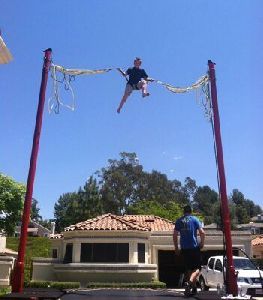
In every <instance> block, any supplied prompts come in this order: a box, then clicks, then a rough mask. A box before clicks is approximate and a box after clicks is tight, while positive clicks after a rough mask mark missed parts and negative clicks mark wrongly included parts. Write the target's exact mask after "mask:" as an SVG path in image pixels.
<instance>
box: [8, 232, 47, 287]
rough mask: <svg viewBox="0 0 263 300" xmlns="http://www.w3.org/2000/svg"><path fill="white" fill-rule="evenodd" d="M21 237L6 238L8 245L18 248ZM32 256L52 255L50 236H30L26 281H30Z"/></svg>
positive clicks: (28, 239) (10, 247)
mask: <svg viewBox="0 0 263 300" xmlns="http://www.w3.org/2000/svg"><path fill="white" fill-rule="evenodd" d="M18 244H19V238H17V237H8V238H6V247H7V248H8V249H12V250H14V251H17V250H18ZM32 257H51V242H50V240H49V239H48V238H40V237H28V238H27V246H26V257H25V282H29V281H30V274H31V259H32Z"/></svg>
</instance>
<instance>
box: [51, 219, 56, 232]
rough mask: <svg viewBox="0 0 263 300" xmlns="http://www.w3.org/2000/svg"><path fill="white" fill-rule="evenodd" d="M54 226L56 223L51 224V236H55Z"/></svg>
mask: <svg viewBox="0 0 263 300" xmlns="http://www.w3.org/2000/svg"><path fill="white" fill-rule="evenodd" d="M55 226H56V223H55V222H51V234H55Z"/></svg>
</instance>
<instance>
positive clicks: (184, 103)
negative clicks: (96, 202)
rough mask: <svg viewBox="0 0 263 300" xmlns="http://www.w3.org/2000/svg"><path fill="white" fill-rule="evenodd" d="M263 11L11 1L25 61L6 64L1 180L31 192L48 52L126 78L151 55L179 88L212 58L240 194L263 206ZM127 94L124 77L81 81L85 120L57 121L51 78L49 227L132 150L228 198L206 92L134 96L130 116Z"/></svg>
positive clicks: (5, 26) (17, 53)
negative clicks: (60, 203) (59, 206)
mask: <svg viewBox="0 0 263 300" xmlns="http://www.w3.org/2000/svg"><path fill="white" fill-rule="evenodd" d="M262 9H263V3H262V1H260V0H258V1H255V0H251V1H241V0H236V1H217V0H214V1H188V0H184V1H175V0H165V1H156V0H145V1H135V0H133V1H124V0H114V1H113V0H108V1H106V0H105V1H101V0H93V1H91V0H90V1H68V0H63V1H62V0H56V1H51V0H47V1H44V2H43V1H33V0H31V1H29V0H25V1H18V0H13V1H10V0H2V1H1V11H0V20H1V23H0V28H1V30H2V36H3V38H4V40H5V42H6V44H7V46H8V48H9V49H10V51H11V53H12V55H13V56H14V60H13V61H12V62H11V63H10V64H7V65H0V76H1V81H0V99H1V101H0V112H1V118H0V128H1V147H0V171H1V172H2V173H5V174H7V175H9V176H11V177H13V178H14V179H15V180H17V181H20V182H23V183H26V179H27V175H28V168H29V159H30V154H31V146H32V137H33V132H34V126H35V116H36V109H37V104H38V93H39V87H40V80H41V69H42V61H43V52H42V51H43V50H45V49H46V48H49V47H51V48H52V49H53V53H52V57H53V62H54V63H55V64H59V65H63V66H64V67H67V68H87V69H99V68H108V67H122V68H123V69H126V68H127V67H129V66H131V65H132V63H133V59H134V57H135V56H140V57H141V58H142V60H143V68H145V70H146V71H147V73H148V74H149V76H150V77H153V78H157V79H160V80H162V81H165V82H168V83H171V84H173V85H175V86H188V85H190V84H192V83H193V82H195V80H196V79H198V78H199V77H200V76H201V75H204V74H205V73H206V71H207V61H208V59H211V60H213V61H214V62H216V75H217V88H218V101H219V110H220V119H221V134H222V141H223V148H224V162H225V171H226V180H227V191H228V194H230V193H231V191H232V189H233V188H238V189H239V190H240V191H241V192H242V193H243V194H244V195H245V197H246V198H248V199H251V200H253V201H254V202H255V203H257V204H259V205H261V206H262V204H263V190H262V178H263V171H262V165H263V159H262V153H263V143H262V138H261V133H262V130H263V126H262V120H261V119H262V112H263V109H262V108H263V104H262V96H263V92H262V67H263V59H262V58H263V55H262V53H263V51H262V50H263V49H262V43H263V42H262V28H263V17H262ZM124 86H125V80H124V79H123V78H122V77H121V76H120V75H119V74H118V73H117V72H116V71H111V72H109V73H107V74H102V75H94V76H81V77H80V76H79V77H76V80H75V82H74V83H73V89H74V93H75V98H76V103H77V106H76V110H75V111H74V112H72V111H69V110H67V109H65V108H62V109H61V111H60V114H57V115H56V114H49V113H48V107H47V101H48V98H49V97H50V96H51V95H52V89H51V87H52V81H51V80H49V82H48V89H47V94H46V105H45V112H44V118H43V127H42V134H41V140H40V152H39V156H38V164H37V173H36V178H35V185H34V197H35V198H36V199H37V200H38V201H39V205H40V209H41V211H40V213H41V214H42V216H43V217H44V218H52V217H53V209H54V204H55V202H56V201H57V200H58V198H59V196H60V195H62V194H63V193H65V192H72V191H75V190H77V189H78V187H79V186H83V184H84V183H85V180H86V179H87V178H88V177H89V176H90V175H92V174H93V173H94V172H95V171H97V170H99V169H101V168H102V167H104V166H106V165H107V160H108V159H109V158H118V157H119V153H120V152H122V151H127V152H136V153H137V155H138V158H139V160H140V163H141V164H142V165H143V166H144V168H145V170H146V171H151V170H153V169H155V170H158V171H160V172H163V173H165V174H167V176H168V177H169V178H170V179H178V180H180V181H184V179H185V177H187V176H190V177H191V178H193V179H195V180H196V182H197V184H198V185H209V186H210V187H212V188H214V189H216V190H217V182H216V166H215V159H214V153H213V138H212V132H211V126H210V124H209V122H208V121H207V120H206V119H205V117H204V113H203V110H202V108H201V107H200V106H199V105H198V104H197V101H196V95H195V93H189V94H183V95H178V94H173V93H171V92H169V91H167V90H166V89H164V88H163V87H162V86H159V85H156V84H151V85H150V86H149V91H150V93H151V96H150V97H148V98H146V99H142V98H141V96H140V94H139V93H136V92H135V93H133V94H132V96H131V97H130V98H129V99H128V101H127V103H126V105H125V106H124V107H123V110H122V112H121V114H120V115H118V114H117V113H116V109H117V106H118V104H119V101H120V99H121V97H122V94H123V90H124ZM63 100H64V101H65V102H67V101H70V98H69V97H68V96H67V94H63Z"/></svg>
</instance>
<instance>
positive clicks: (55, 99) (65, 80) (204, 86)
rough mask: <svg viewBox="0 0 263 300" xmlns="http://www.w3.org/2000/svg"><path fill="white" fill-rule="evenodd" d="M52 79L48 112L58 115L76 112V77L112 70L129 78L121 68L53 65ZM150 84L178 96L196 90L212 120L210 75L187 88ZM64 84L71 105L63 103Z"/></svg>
mask: <svg viewBox="0 0 263 300" xmlns="http://www.w3.org/2000/svg"><path fill="white" fill-rule="evenodd" d="M50 69H51V78H52V79H53V93H52V96H51V97H50V98H49V100H48V111H49V113H52V112H54V113H56V114H58V113H59V111H60V106H64V107H66V108H68V109H70V110H72V111H74V110H75V107H76V103H75V95H74V91H73V88H72V86H71V82H72V81H74V80H75V76H79V75H96V74H105V73H108V72H109V71H112V70H117V71H118V72H119V73H121V75H122V76H124V77H125V79H126V81H127V77H126V76H125V72H124V71H123V70H122V69H121V68H105V69H97V70H90V69H67V68H64V67H62V66H59V65H55V64H51V66H50ZM58 73H60V74H62V79H58V75H57V74H58ZM147 81H148V82H149V83H157V84H159V85H162V86H163V87H164V88H166V89H167V90H168V91H170V92H172V93H176V94H182V93H188V92H191V91H193V90H196V98H197V100H198V101H197V102H198V103H199V104H200V105H202V106H203V108H204V113H205V116H206V118H207V119H208V120H210V119H211V115H212V113H211V111H212V108H211V101H210V91H209V75H208V74H206V75H203V76H201V77H200V78H199V79H198V80H197V81H196V82H194V83H193V84H192V85H190V86H187V87H176V86H173V85H171V84H169V83H166V82H163V81H161V80H158V79H154V78H147ZM60 84H64V89H65V90H66V91H70V93H71V98H72V101H71V103H70V104H65V103H64V102H63V101H62V98H61V96H60V91H59V85H60Z"/></svg>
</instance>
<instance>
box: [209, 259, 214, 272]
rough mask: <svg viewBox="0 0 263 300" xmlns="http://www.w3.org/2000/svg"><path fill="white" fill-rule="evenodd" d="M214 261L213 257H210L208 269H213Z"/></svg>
mask: <svg viewBox="0 0 263 300" xmlns="http://www.w3.org/2000/svg"><path fill="white" fill-rule="evenodd" d="M214 262H215V259H214V258H211V259H210V260H209V262H208V269H211V270H212V269H213V268H214Z"/></svg>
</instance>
